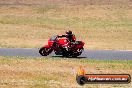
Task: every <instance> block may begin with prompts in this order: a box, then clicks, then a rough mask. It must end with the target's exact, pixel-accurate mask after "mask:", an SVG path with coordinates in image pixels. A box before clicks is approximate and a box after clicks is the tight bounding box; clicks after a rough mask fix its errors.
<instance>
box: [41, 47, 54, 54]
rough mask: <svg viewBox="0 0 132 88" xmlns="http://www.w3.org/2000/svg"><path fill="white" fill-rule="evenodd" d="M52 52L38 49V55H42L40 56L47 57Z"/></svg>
mask: <svg viewBox="0 0 132 88" xmlns="http://www.w3.org/2000/svg"><path fill="white" fill-rule="evenodd" d="M52 51H53V50H52V49H50V48H46V47H42V48H40V50H39V53H40V55H42V56H47V55H49V54H50V53H51V52H52Z"/></svg>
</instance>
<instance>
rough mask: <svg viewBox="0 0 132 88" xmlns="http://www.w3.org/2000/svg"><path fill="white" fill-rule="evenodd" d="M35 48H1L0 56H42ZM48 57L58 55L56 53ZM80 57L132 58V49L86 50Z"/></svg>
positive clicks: (102, 58) (103, 58)
mask: <svg viewBox="0 0 132 88" xmlns="http://www.w3.org/2000/svg"><path fill="white" fill-rule="evenodd" d="M38 50H39V49H35V48H0V56H24V57H42V56H41V55H40V54H39V53H38ZM47 57H57V56H56V55H55V54H54V53H52V54H50V55H49V56H47ZM78 58H86V59H87V58H89V59H98V60H100V59H101V60H112V59H120V60H132V51H118V50H85V51H84V52H83V53H82V55H81V56H79V57H78Z"/></svg>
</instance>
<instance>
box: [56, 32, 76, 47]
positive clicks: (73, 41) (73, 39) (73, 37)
mask: <svg viewBox="0 0 132 88" xmlns="http://www.w3.org/2000/svg"><path fill="white" fill-rule="evenodd" d="M58 37H66V38H67V39H68V40H69V42H70V46H71V45H72V44H74V43H75V41H76V37H75V35H74V34H72V31H70V30H69V31H66V35H61V36H58Z"/></svg>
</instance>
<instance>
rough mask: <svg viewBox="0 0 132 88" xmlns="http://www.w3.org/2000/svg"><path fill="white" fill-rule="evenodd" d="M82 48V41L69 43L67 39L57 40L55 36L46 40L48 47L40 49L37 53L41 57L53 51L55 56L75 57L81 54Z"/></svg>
mask: <svg viewBox="0 0 132 88" xmlns="http://www.w3.org/2000/svg"><path fill="white" fill-rule="evenodd" d="M83 46H84V42H82V41H76V42H74V43H71V42H69V41H68V39H67V38H58V37H57V36H53V37H51V38H50V39H49V40H48V45H44V46H43V47H42V48H40V50H39V53H40V54H41V55H42V56H47V55H49V54H50V53H51V52H52V51H54V52H55V54H56V55H62V56H64V57H77V56H79V55H81V54H82V52H83V50H84V48H83Z"/></svg>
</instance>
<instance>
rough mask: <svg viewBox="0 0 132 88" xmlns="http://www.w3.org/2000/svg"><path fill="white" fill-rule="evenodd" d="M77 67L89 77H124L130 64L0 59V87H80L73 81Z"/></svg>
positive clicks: (94, 86) (112, 86) (114, 87)
mask: <svg viewBox="0 0 132 88" xmlns="http://www.w3.org/2000/svg"><path fill="white" fill-rule="evenodd" d="M80 65H82V66H83V67H84V68H85V70H86V72H87V73H89V74H110V73H111V74H112V73H113V74H123V73H127V74H130V75H132V61H131V60H93V59H83V58H82V59H76V58H73V59H69V58H59V57H54V58H48V57H47V58H31V57H0V87H1V88H8V87H13V88H14V87H15V88H17V87H24V88H30V87H31V88H53V87H56V88H62V87H63V88H64V87H71V88H75V87H81V86H79V85H78V84H77V83H76V81H75V76H76V71H77V68H78V67H79V66H80ZM67 80H68V81H67ZM83 87H86V88H102V87H105V88H118V87H120V88H128V87H129V88H131V87H132V84H131V83H130V84H109V85H108V84H90V85H87V84H86V85H85V86H83Z"/></svg>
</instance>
